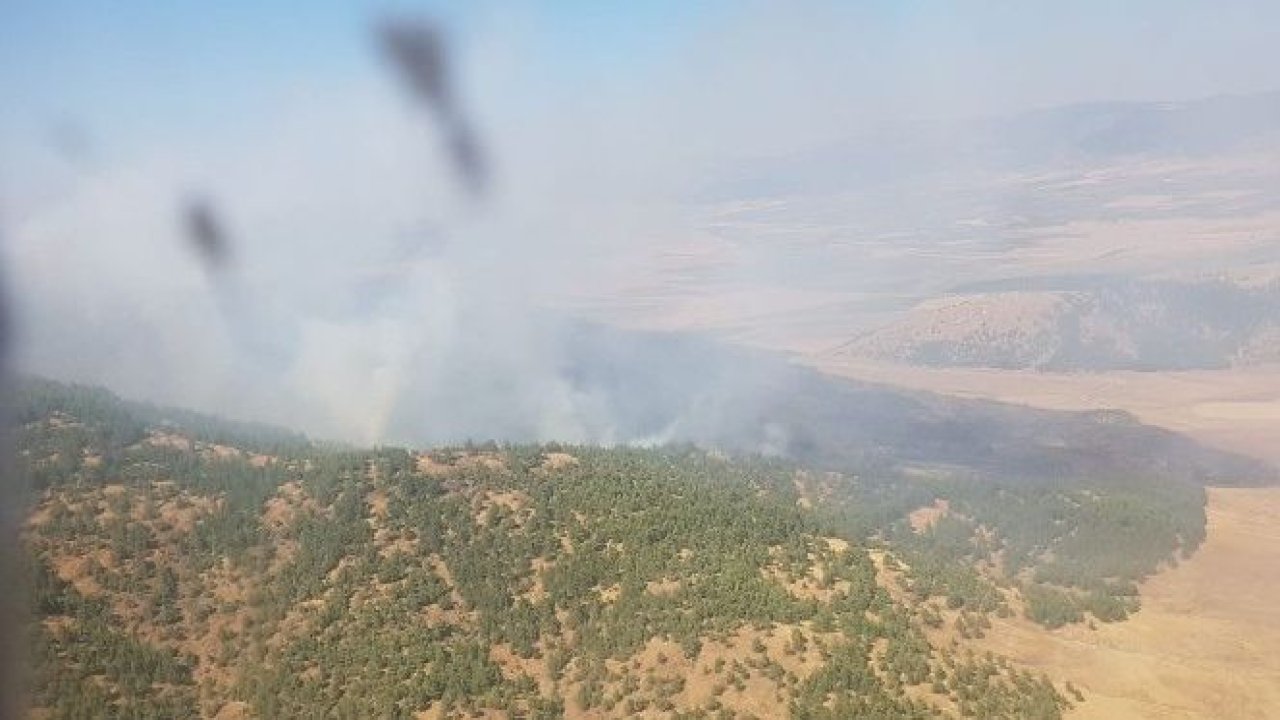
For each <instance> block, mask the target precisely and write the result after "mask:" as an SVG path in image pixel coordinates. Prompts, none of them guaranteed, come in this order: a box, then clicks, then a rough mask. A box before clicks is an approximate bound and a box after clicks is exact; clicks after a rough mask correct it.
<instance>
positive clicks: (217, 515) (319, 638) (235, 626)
mask: <svg viewBox="0 0 1280 720" xmlns="http://www.w3.org/2000/svg"><path fill="white" fill-rule="evenodd" d="M34 387H35V390H34V391H31V395H32V397H23V398H22V399H21V400H20V403H19V407H22V408H26V410H23V411H22V412H20V418H21V419H22V421H23V424H22V425H21V427H20V428H19V431H18V438H17V441H18V443H17V447H18V450H19V453H18V455H19V465H20V469H21V470H22V471H23V472H24V473H25V474H26V475H27V476H28V477H29V478H30V479H31V481H32V482H33V484H34V485H35V486H36V487H37V488H40V489H41V494H40V497H39V498H38V503H37V506H36V508H34V515H33V517H38V518H39V520H38V521H35V520H33V522H32V524H31V526H30V530H29V532H28V545H29V547H30V549H31V555H32V567H33V571H32V573H33V578H35V580H34V582H33V586H34V588H35V592H34V597H33V603H34V607H35V614H36V615H37V616H38V617H40V618H42V619H43V620H44V622H42V623H40V624H39V625H38V626H37V627H36V630H35V631H33V637H32V643H33V648H34V653H35V654H34V657H35V659H36V661H37V669H38V671H37V672H36V673H35V675H34V678H33V682H34V683H35V689H34V693H33V695H34V697H35V699H36V702H37V703H38V704H39V705H40V706H42V707H46V708H49V709H50V710H52V711H53V712H54V715H56V716H64V717H75V716H77V713H76V709H77V708H84V707H91V706H92V705H91V704H92V703H96V704H97V705H98V706H99V707H105V708H110V710H111V712H116V713H118V714H120V716H122V717H134V716H137V717H148V716H157V717H162V716H168V717H172V716H183V715H190V714H192V712H191V711H192V708H198V709H199V712H203V713H205V714H212V712H214V711H216V710H217V709H218V708H220V707H222V706H223V705H225V704H227V703H229V702H243V703H245V704H246V708H247V709H248V710H249V712H250V713H251V714H253V715H255V716H258V717H307V716H314V715H334V716H339V717H408V716H411V715H412V714H413V713H414V712H416V711H418V710H421V709H423V708H426V707H428V706H433V705H439V706H440V707H443V708H445V709H446V710H447V711H448V712H456V713H463V712H467V711H470V710H474V709H478V708H491V709H499V710H505V711H507V712H510V713H514V714H523V715H526V716H545V717H555V716H559V715H560V714H562V713H564V712H565V711H566V708H568V709H584V708H594V709H596V710H599V711H602V712H606V713H614V714H622V713H624V712H625V711H626V710H627V708H628V707H631V708H633V709H634V708H635V707H636V706H637V705H638V704H644V705H645V707H647V708H651V709H653V708H664V707H666V708H669V712H670V714H671V715H672V716H677V715H679V716H684V717H699V716H701V717H710V716H713V715H714V714H715V713H719V712H722V711H728V710H729V709H730V706H731V704H732V703H731V702H730V701H731V699H732V697H733V695H734V693H735V692H739V691H737V690H736V689H735V688H736V687H737V686H738V685H739V684H742V683H745V682H747V681H748V678H750V677H756V678H758V677H765V678H768V679H769V680H770V681H771V682H775V683H776V685H777V691H778V694H779V696H780V697H781V698H783V704H782V707H785V708H788V709H789V710H790V711H791V713H792V714H793V715H794V716H797V717H849V716H850V713H853V715H854V716H859V717H873V718H874V717H926V716H931V715H933V714H935V713H936V712H943V713H958V714H961V715H968V716H975V717H1046V718H1047V717H1057V716H1058V715H1059V714H1060V712H1061V709H1062V708H1063V707H1065V706H1066V701H1065V699H1064V698H1063V697H1062V696H1061V695H1059V694H1058V693H1057V691H1056V690H1054V689H1053V688H1052V686H1051V685H1048V684H1046V682H1045V681H1043V680H1040V679H1028V678H1026V677H1024V676H1023V675H1022V674H1020V673H1019V672H1018V671H1016V670H1013V669H1011V668H1009V667H1008V666H1007V665H1003V664H1000V663H996V662H990V663H988V662H986V661H960V660H956V659H955V658H953V657H951V656H950V655H949V654H948V652H947V651H944V650H940V649H938V648H936V647H933V646H931V645H930V643H929V641H928V639H927V636H926V633H925V628H926V627H935V626H940V625H941V618H940V617H938V618H936V622H935V617H934V616H937V612H936V611H933V610H929V609H928V608H930V607H931V605H930V604H928V603H927V602H926V601H928V600H929V599H930V598H942V599H943V600H944V601H945V602H944V603H943V604H944V605H946V606H947V607H948V608H950V609H951V610H953V611H956V612H959V613H961V614H960V615H959V616H958V619H957V623H958V624H960V625H963V628H964V629H963V630H962V634H964V633H969V632H972V633H980V632H982V628H983V627H984V625H983V622H984V621H983V620H982V615H983V614H985V613H989V612H1002V611H1007V604H1006V599H1007V594H1008V593H1009V592H1010V588H1013V587H1020V588H1021V590H1022V593H1023V596H1024V598H1025V599H1026V600H1027V605H1028V612H1029V614H1030V615H1031V616H1032V617H1033V619H1036V620H1037V621H1039V622H1042V623H1045V624H1047V625H1055V624H1061V623H1062V622H1072V621H1076V620H1079V619H1081V618H1082V617H1083V614H1084V613H1085V612H1088V613H1091V614H1092V615H1094V616H1096V617H1098V618H1100V619H1104V620H1110V619H1119V618H1122V617H1123V616H1124V614H1125V613H1126V612H1128V611H1129V610H1131V609H1132V607H1133V606H1134V603H1135V602H1136V600H1135V594H1134V583H1135V582H1136V581H1137V580H1140V579H1141V578H1142V577H1144V576H1145V575H1146V574H1148V573H1150V572H1152V571H1153V570H1154V569H1155V567H1156V566H1157V565H1158V564H1159V563H1160V562H1162V561H1165V560H1167V559H1169V558H1170V557H1172V554H1173V553H1174V552H1175V551H1177V550H1179V549H1181V550H1182V551H1184V552H1186V551H1189V550H1190V549H1191V548H1194V547H1195V546H1196V545H1197V544H1198V542H1199V541H1200V539H1202V538H1203V504H1202V503H1203V495H1202V492H1198V490H1199V489H1198V488H1192V487H1187V488H1183V487H1181V486H1178V487H1172V488H1165V489H1163V491H1162V492H1161V493H1154V492H1153V488H1152V484H1151V483H1150V482H1148V481H1141V480H1132V479H1131V480H1128V481H1125V482H1120V481H1116V482H1112V483H1093V484H1086V483H1084V482H1079V483H1066V482H1063V483H1059V484H1054V485H1047V484H1044V483H1040V484H1034V485H1033V484H1025V485H1017V484H1012V483H995V482H975V481H974V480H973V479H972V478H965V479H963V480H961V479H958V478H954V477H951V476H948V475H946V474H943V473H933V474H924V473H916V474H913V475H905V474H901V475H900V474H895V473H888V472H886V473H884V474H882V475H879V476H877V477H875V478H869V477H862V476H860V475H856V474H852V473H846V474H824V475H822V476H814V475H811V474H808V473H804V472H800V471H798V470H797V468H795V467H793V466H791V465H789V464H787V463H784V462H780V461H774V460H766V459H761V458H755V459H743V460H735V461H730V460H725V459H722V458H719V457H717V456H714V455H710V454H708V453H705V452H702V451H700V450H697V449H694V448H691V447H669V448H663V449H647V450H642V449H627V448H618V449H601V448H591V447H559V446H546V447H533V446H520V447H501V448H498V447H496V446H489V447H487V448H483V447H482V448H475V447H473V448H455V449H446V450H439V451H436V452H434V453H432V455H431V456H429V457H430V458H431V460H430V461H424V460H423V458H422V457H421V456H419V455H416V454H414V453H410V452H408V451H405V450H401V449H394V448H384V449H377V450H369V451H358V450H350V449H343V448H323V447H318V446H313V445H308V444H306V443H305V442H304V441H301V440H299V439H296V438H294V439H289V438H290V437H291V436H288V435H286V434H281V433H279V432H277V431H265V434H264V435H263V436H262V437H257V438H254V437H244V436H242V435H237V433H241V434H244V433H249V434H251V433H252V432H253V431H254V429H253V427H252V426H240V425H237V426H232V428H231V429H227V428H223V427H221V426H219V425H218V421H215V420H211V419H201V420H200V421H199V422H198V423H195V424H194V427H191V428H189V427H187V426H185V425H182V424H180V423H176V421H172V418H173V417H180V416H177V415H174V414H173V413H168V412H166V413H165V414H164V416H163V419H161V420H159V421H157V420H156V418H157V415H156V414H155V411H154V409H150V408H148V407H147V406H135V405H132V404H126V403H121V402H119V401H116V400H114V398H113V397H112V396H110V395H109V394H105V393H104V392H103V391H100V390H94V389H89V388H81V387H74V386H71V387H69V386H62V385H58V384H56V383H44V382H41V383H37V384H36V385H35V386H34ZM77 413H79V414H77ZM166 421H169V422H170V424H168V425H164V426H160V427H166V428H170V429H171V430H172V431H173V432H176V433H179V434H181V435H182V436H183V437H186V438H190V439H191V440H192V441H193V442H192V444H191V445H190V446H189V447H187V446H180V445H174V444H172V443H166V442H159V441H156V440H155V438H154V437H153V434H152V431H153V429H154V428H156V427H158V426H159V425H158V424H157V423H162V422H166ZM237 438H238V439H237ZM212 445H226V446H229V447H234V448H241V449H242V450H243V452H239V453H234V452H232V453H227V452H222V453H217V452H209V451H206V450H208V448H209V447H210V446H212ZM558 454H563V455H558ZM260 455H269V456H270V458H267V459H264V458H262V457H259V456H260ZM553 457H562V458H568V460H567V461H562V462H552V460H553ZM817 481H820V482H821V483H822V484H823V487H824V488H825V490H824V492H822V493H815V492H813V489H814V488H815V487H817V485H815V484H814V483H815V482H817ZM1150 495H1159V497H1154V498H1151V499H1150V502H1148V499H1149V498H1148V496H1150ZM936 498H944V499H947V500H949V502H950V506H951V512H950V513H949V514H948V515H946V516H944V517H942V518H940V519H939V520H937V521H936V522H935V523H934V524H933V525H932V526H931V527H930V528H928V529H927V530H924V531H913V530H912V529H910V528H909V527H908V526H907V524H906V521H905V519H904V518H905V515H906V514H907V513H908V512H909V511H910V510H912V509H914V508H917V507H920V506H923V505H927V504H930V503H931V502H933V500H934V499H936ZM802 501H807V503H808V504H812V505H813V506H814V509H813V510H809V509H806V507H805V505H806V502H802ZM823 535H834V536H838V537H843V538H845V539H846V540H848V541H850V542H851V543H852V547H851V548H850V549H849V550H847V551H837V550H833V549H832V548H831V547H830V546H829V545H828V544H827V543H826V542H825V541H823V540H821V537H822V536H823ZM872 545H879V546H882V547H885V548H888V549H889V550H890V551H891V553H892V556H893V557H897V558H898V559H899V560H900V562H901V563H902V564H903V565H905V566H906V567H907V568H909V569H908V570H907V579H908V583H909V586H910V589H911V590H912V593H913V595H914V597H915V598H916V599H915V600H914V601H913V603H911V604H903V603H902V602H900V601H895V600H893V599H892V598H891V597H890V595H889V593H888V592H886V590H885V589H884V588H883V587H881V586H879V585H878V584H877V582H876V569H875V566H874V565H873V563H872V562H871V560H870V559H869V557H868V554H867V552H866V550H865V548H867V547H869V546H872ZM74 559H78V562H79V564H78V565H77V566H76V567H77V568H78V569H76V570H74V572H71V571H67V570H66V567H68V561H69V560H74ZM53 568H57V569H58V570H59V572H54V571H53ZM59 573H61V574H63V575H68V574H69V573H70V574H75V575H76V577H75V582H72V583H68V582H65V581H63V580H60V579H59ZM802 581H804V582H812V583H814V584H816V585H818V586H819V588H820V590H821V591H822V593H821V594H817V593H804V592H798V591H794V590H790V591H789V590H788V588H789V587H792V588H794V587H795V586H796V585H797V583H801V582H802ZM655 588H661V589H660V590H655ZM744 628H746V629H754V630H753V632H758V633H768V632H772V631H773V630H775V629H777V630H781V631H782V632H783V635H784V636H786V637H791V638H792V640H790V641H788V646H789V647H793V648H795V647H812V646H813V645H812V644H813V643H818V642H821V645H822V649H821V653H822V659H821V663H820V665H819V666H818V667H816V668H814V669H813V670H812V671H811V672H808V673H806V674H805V675H804V676H803V677H794V676H788V673H787V672H784V671H782V669H781V666H778V665H776V662H777V660H778V658H771V657H770V656H768V655H766V656H764V659H763V660H761V661H760V666H759V667H751V668H749V669H747V670H745V671H744V672H746V673H747V677H743V676H741V675H734V676H733V677H734V678H735V680H733V681H730V680H728V679H727V678H726V679H725V683H726V693H727V694H726V695H725V696H724V698H723V699H721V698H717V699H716V700H715V701H714V702H715V704H717V706H716V707H713V706H712V704H710V703H705V704H701V705H696V706H688V705H686V706H681V705H680V704H679V702H678V700H680V699H681V698H683V697H685V691H684V690H683V689H676V687H677V685H678V683H676V681H675V680H674V679H671V680H670V681H669V682H668V681H663V682H657V681H654V682H650V683H647V684H646V683H644V682H640V680H639V678H638V677H637V673H638V672H639V671H638V670H636V669H634V668H630V666H629V665H627V664H626V663H627V662H628V660H629V659H634V658H636V657H638V656H639V655H640V654H642V653H643V650H644V648H645V647H646V646H647V645H648V644H649V643H651V642H652V641H654V639H663V640H665V641H670V642H672V643H675V644H676V645H677V646H678V647H680V648H681V654H682V655H683V656H684V659H683V662H688V663H697V662H701V661H703V660H705V657H704V654H705V652H706V651H707V648H708V647H709V646H710V645H713V644H716V643H718V642H720V641H725V640H727V639H729V638H730V637H731V636H733V635H734V633H736V632H738V631H740V630H742V629H744ZM756 642H757V643H758V642H759V640H757V641H756ZM873 647H877V648H880V647H882V648H883V649H882V650H876V651H875V652H873V651H872V650H871V648H873ZM495 648H504V649H505V650H504V652H507V653H508V654H509V656H510V658H511V659H508V660H506V661H502V662H500V659H501V658H499V657H498V656H497V655H495V654H494V653H495V652H496V651H495V650H494V649H495ZM525 661H527V662H528V663H529V664H528V665H520V664H519V663H520V662H525ZM771 663H772V664H771ZM520 668H534V669H538V668H541V669H545V676H544V675H540V674H539V672H536V671H535V670H528V671H527V672H526V671H525V670H521V669H520ZM962 668H964V669H962ZM975 668H977V669H975ZM992 668H994V670H992ZM908 690H911V692H908ZM931 698H932V699H931ZM148 713H150V715H148Z"/></svg>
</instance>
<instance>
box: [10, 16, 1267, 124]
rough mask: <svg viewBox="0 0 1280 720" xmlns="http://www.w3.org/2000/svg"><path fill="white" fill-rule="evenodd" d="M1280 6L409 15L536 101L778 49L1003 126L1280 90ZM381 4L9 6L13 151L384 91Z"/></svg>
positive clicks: (838, 75)
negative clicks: (491, 64)
mask: <svg viewBox="0 0 1280 720" xmlns="http://www.w3.org/2000/svg"><path fill="white" fill-rule="evenodd" d="M1277 5H1280V4H1277V3H1274V2H1269V1H1268V0H1228V1H1225V2H1204V1H1203V0H1201V1H1199V2H1195V1H1191V0H1127V1H1125V2H1114V1H1108V0H1081V1H1078V2H1070V3H1064V2H1018V3H1008V2H995V1H994V0H965V1H959V2H942V1H940V0H866V1H864V2H847V3H787V4H769V3H760V2H727V1H723V0H718V1H716V2H704V3H689V2H665V1H664V2H658V1H655V2H587V1H586V0H568V1H566V2H545V3H498V2H456V3H455V2H445V1H438V2H430V3H423V4H420V5H413V6H408V7H409V8H411V9H415V10H417V9H422V10H423V11H424V12H427V13H429V14H432V15H435V16H438V17H441V18H442V19H443V20H444V21H445V22H446V23H447V24H448V25H449V26H450V27H452V28H453V29H454V31H455V34H456V35H458V36H459V40H460V44H461V45H464V46H469V45H470V44H472V43H473V41H476V40H477V38H484V37H489V38H497V40H496V41H495V42H498V43H500V44H506V45H515V46H516V47H518V52H519V53H520V57H519V58H518V65H519V66H520V67H521V68H522V72H524V73H526V74H525V75H524V76H522V78H521V80H522V82H523V83H524V86H525V87H528V86H530V84H532V85H533V86H534V88H535V90H534V91H535V92H543V91H545V88H538V85H537V84H538V83H543V84H545V85H546V86H548V87H553V86H564V85H572V86H575V87H577V88H579V89H580V90H581V91H582V92H584V93H586V92H591V91H593V90H594V91H599V92H608V91H609V90H610V88H613V89H617V88H622V89H623V90H624V91H627V90H630V91H634V92H635V93H636V94H637V96H643V95H644V94H645V93H659V94H660V93H661V92H662V88H663V86H664V84H668V83H672V82H676V81H681V80H683V81H687V82H702V83H703V84H704V85H705V86H706V89H707V91H708V93H710V94H712V95H714V94H716V93H719V92H722V91H721V89H720V88H718V87H716V86H718V85H721V84H722V83H720V82H719V81H720V79H721V75H722V74H725V73H728V74H732V72H733V71H732V68H733V67H734V66H735V65H739V64H746V65H750V64H751V63H758V64H760V65H761V66H764V67H766V68H767V67H768V66H771V65H774V64H775V63H772V62H771V60H770V57H769V56H770V55H771V54H774V53H776V54H777V60H778V61H779V62H778V63H776V65H777V66H778V67H780V68H782V71H781V74H783V75H785V73H786V72H787V71H790V72H792V75H793V77H792V78H791V81H792V82H794V83H796V84H798V85H799V86H800V91H799V92H800V93H805V92H809V91H811V92H810V93H809V94H811V95H815V96H823V97H824V98H825V99H824V100H823V102H832V100H831V99H830V98H831V97H832V96H833V95H838V94H840V93H847V94H848V95H849V96H850V97H854V98H859V101H861V97H863V96H869V97H873V98H894V97H895V95H896V94H897V93H901V94H903V95H908V96H909V95H911V94H913V93H914V94H917V95H919V96H920V97H923V98H926V99H930V98H937V99H938V101H939V103H938V104H939V105H943V104H944V103H945V104H946V105H947V106H957V107H958V106H959V105H961V104H963V103H961V102H960V101H959V100H958V99H957V98H956V97H953V96H952V95H951V92H950V91H951V90H953V89H954V88H955V87H956V86H962V85H965V84H967V83H973V84H975V85H980V86H981V88H980V89H981V90H982V92H983V93H985V95H986V96H985V97H983V98H982V101H981V102H977V103H972V105H974V106H975V107H968V106H966V107H963V108H960V109H962V110H963V111H965V112H971V111H974V110H980V109H981V108H982V106H983V105H985V104H989V105H990V106H991V107H993V108H996V109H998V110H1001V111H1003V110H1005V109H1009V108H1018V107H1025V106H1038V105H1045V104H1054V103H1061V102H1070V101H1075V100H1088V99H1149V98H1161V97H1179V96H1186V97H1195V96H1200V95H1207V94H1213V93H1215V92H1239V91H1256V90H1263V89H1272V88H1277V87H1280V63H1276V62H1274V59H1273V55H1274V51H1273V48H1275V47H1277V46H1280V45H1278V43H1280V7H1277ZM383 8H384V6H383V5H382V4H380V3H372V2H338V1H336V0H314V1H311V2H296V1H281V2H253V1H251V0H222V1H220V2H190V1H186V0H179V1H170V2H155V1H136V2H128V3H121V2H105V1H103V0H81V1H78V2H70V1H68V0H16V2H15V1H13V0H11V1H10V2H9V3H6V5H5V9H4V10H3V15H0V96H3V101H0V137H3V139H4V140H5V141H7V142H6V144H7V145H8V146H10V147H12V145H13V144H14V143H15V142H18V141H19V139H20V138H25V139H26V141H30V140H31V139H32V135H33V133H36V132H38V131H39V128H40V126H41V124H46V123H50V122H58V121H61V120H63V119H65V118H72V119H74V120H75V121H76V122H80V123H84V124H85V125H89V126H92V127H93V128H95V132H97V133H99V134H101V135H104V136H114V137H115V139H116V141H118V142H125V141H126V139H127V138H133V139H135V140H136V139H138V138H143V139H145V138H147V137H154V136H156V134H160V135H163V134H165V133H167V132H179V133H181V132H188V131H208V129H209V128H208V127H207V125H208V124H209V123H210V122H212V123H213V124H214V125H215V126H218V127H224V126H226V125H228V124H230V125H233V126H234V125H235V123H236V122H237V121H244V122H253V118H254V117H255V116H256V115H257V114H258V113H261V112H270V109H271V103H272V101H273V99H274V98H278V97H279V96H281V95H282V94H285V93H288V92H291V91H296V90H297V89H298V88H300V87H301V88H306V87H308V86H312V87H314V86H324V85H329V86H336V85H340V84H342V83H349V84H351V85H355V86H358V85H361V84H368V83H372V82H378V81H379V77H378V74H377V73H378V72H379V69H378V68H377V64H376V63H377V58H376V57H375V56H374V53H373V52H372V51H371V44H370V42H369V38H368V32H367V31H368V28H369V26H370V22H371V19H372V18H374V17H377V16H378V14H379V12H381V10H382V9H383ZM718 63H719V64H718ZM699 65H701V66H705V67H709V68H711V69H710V70H706V69H704V70H701V71H699V70H698V66H699ZM690 66H694V67H692V68H690ZM690 69H691V70H692V72H686V70H690ZM699 72H702V75H701V76H699V74H698V73H699ZM785 81H786V78H785V77H784V78H783V79H782V80H779V79H777V78H775V79H774V80H773V82H777V83H779V84H784V83H785ZM739 82H749V80H748V81H739ZM806 84H808V85H811V86H812V87H806ZM769 89H770V88H768V87H766V88H763V90H764V91H768V90H769ZM738 92H745V91H742V90H738ZM794 94H795V92H791V91H787V92H783V93H782V96H783V97H784V98H787V99H789V98H790V97H791V96H792V95H794ZM960 94H962V93H955V95H960ZM506 96H508V97H509V96H510V92H507V93H506ZM517 99H518V98H517ZM916 102H919V101H916ZM211 119H212V120H211Z"/></svg>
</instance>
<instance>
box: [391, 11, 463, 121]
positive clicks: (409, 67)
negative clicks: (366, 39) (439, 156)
mask: <svg viewBox="0 0 1280 720" xmlns="http://www.w3.org/2000/svg"><path fill="white" fill-rule="evenodd" d="M379 40H380V41H381V43H382V47H383V50H384V51H385V52H386V53H387V56H388V57H389V58H390V59H391V62H392V64H394V65H395V66H396V68H398V69H399V71H400V73H401V75H402V76H403V78H404V82H405V83H406V84H407V85H408V86H409V88H410V90H412V91H413V93H414V94H415V95H417V96H418V97H419V98H420V99H421V100H423V101H424V102H426V103H427V104H429V105H431V106H432V107H435V108H437V109H441V110H445V109H449V108H451V107H452V104H453V98H452V93H451V92H450V87H449V77H448V70H447V68H446V66H445V48H444V42H443V40H442V39H441V36H440V31H439V30H438V29H437V28H436V27H435V26H434V25H433V24H431V23H429V22H427V21H424V20H409V19H404V18H400V19H395V20H388V21H385V22H383V23H382V25H381V27H380V28H379Z"/></svg>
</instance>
